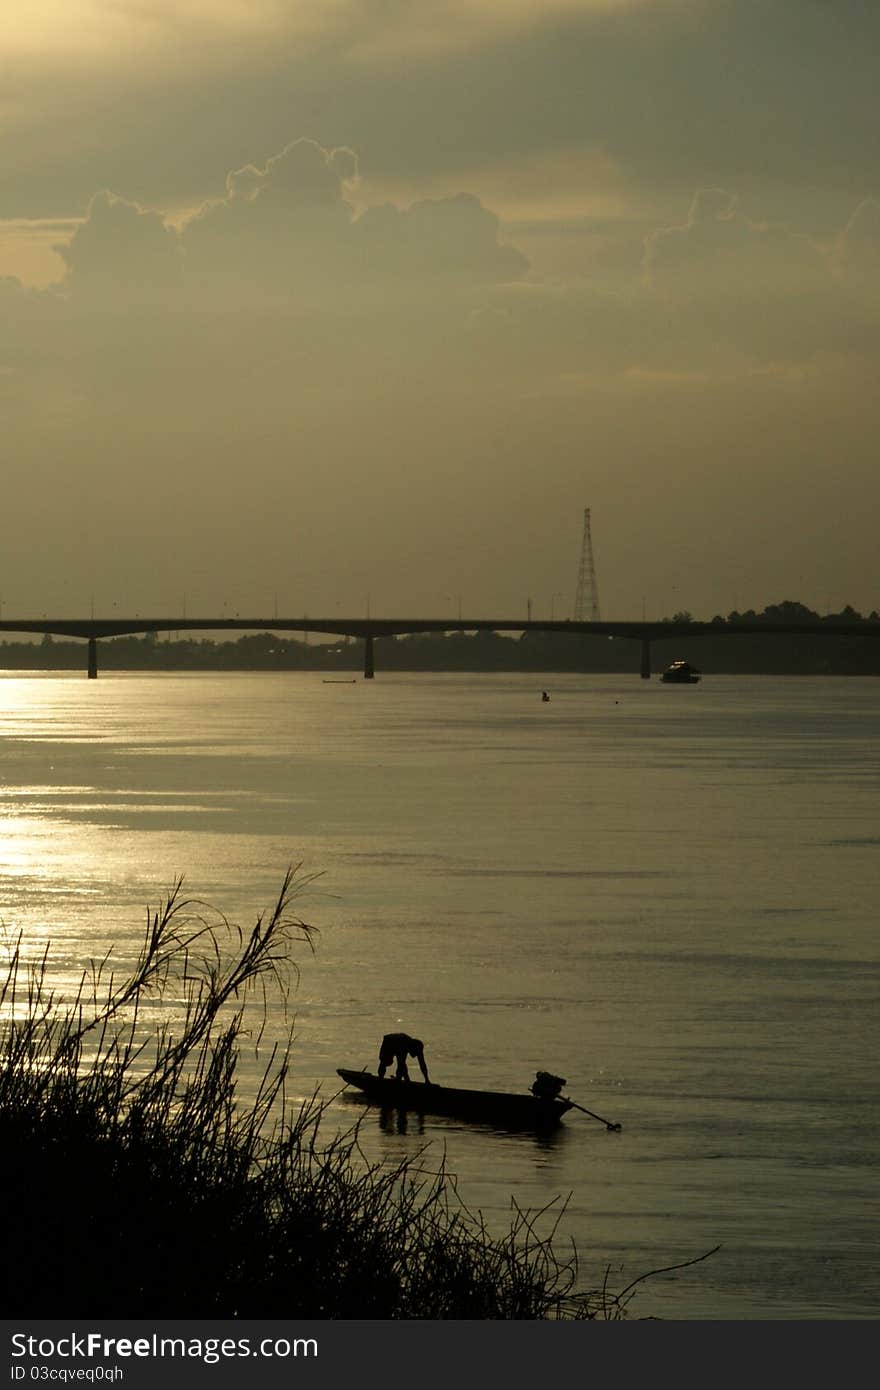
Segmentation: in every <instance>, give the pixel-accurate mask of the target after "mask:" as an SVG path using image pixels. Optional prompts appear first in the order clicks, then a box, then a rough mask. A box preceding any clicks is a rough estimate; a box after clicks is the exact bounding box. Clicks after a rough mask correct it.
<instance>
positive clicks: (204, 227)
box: [181, 139, 528, 300]
mask: <svg viewBox="0 0 880 1390" xmlns="http://www.w3.org/2000/svg"><path fill="white" fill-rule="evenodd" d="M357 177H358V157H357V154H356V153H355V151H354V150H352V149H351V148H350V147H348V146H339V147H336V148H333V149H327V148H325V147H324V146H322V145H320V144H319V143H318V142H317V141H315V140H311V139H299V140H295V141H293V142H292V143H291V144H289V145H287V146H285V148H284V149H283V150H282V151H281V152H280V153H279V154H276V155H273V156H271V157H270V158H269V159H267V160H266V162H265V164H263V165H254V164H248V165H245V166H244V167H242V168H240V169H236V170H234V171H233V172H232V173H230V174H229V175H228V177H227V180H226V197H225V198H222V199H218V200H216V201H214V202H211V203H208V204H206V205H205V207H203V208H202V209H201V210H200V211H199V212H198V213H197V214H196V215H195V216H194V217H192V218H191V219H190V220H189V221H188V222H186V223H185V225H184V226H183V228H182V230H181V246H182V248H183V252H184V256H185V261H186V279H187V283H188V284H189V285H190V286H195V285H198V286H200V287H201V289H202V290H204V291H206V290H208V289H209V287H210V285H209V282H211V281H213V282H214V285H215V289H216V285H217V281H218V279H219V280H222V281H223V282H225V284H226V285H227V286H237V287H238V288H237V291H236V292H237V293H244V294H257V295H258V296H264V295H266V294H268V295H270V296H271V295H272V294H284V293H285V292H288V291H291V290H295V291H296V292H297V294H299V295H300V296H303V295H305V296H306V297H307V298H308V299H309V300H312V299H314V297H315V295H316V294H317V295H319V296H320V295H321V294H324V295H325V296H326V293H327V292H328V290H329V291H331V292H333V293H344V294H346V295H352V294H357V293H360V292H365V291H368V290H370V289H371V288H374V287H375V286H376V285H377V284H379V283H381V285H382V287H383V289H384V290H385V291H386V292H387V291H388V290H389V289H390V290H394V289H397V290H398V291H400V292H406V293H411V292H412V290H413V289H414V288H418V290H419V291H420V292H422V293H428V294H430V293H431V292H432V290H433V289H435V288H438V287H440V286H441V285H442V286H443V288H444V289H445V288H446V287H448V285H449V284H450V283H451V284H458V285H461V286H466V285H474V284H493V283H496V282H498V281H500V280H504V279H508V278H510V279H515V278H518V277H520V276H522V275H524V274H525V272H526V271H527V269H528V263H527V261H526V259H525V257H524V256H522V255H521V253H520V252H518V251H517V250H515V248H513V247H510V246H507V245H505V244H504V243H503V242H502V241H501V240H500V225H499V221H498V218H497V217H496V216H495V215H494V214H493V213H492V212H490V211H489V210H488V209H487V208H485V207H483V205H482V203H481V202H480V201H479V199H478V198H476V197H474V196H472V195H469V194H461V195H458V196H456V197H451V198H437V199H425V200H422V201H419V202H416V203H414V204H413V205H412V206H411V207H408V208H400V207H397V206H396V205H394V204H391V203H385V204H382V205H380V206H373V207H371V206H368V207H366V208H365V209H364V210H363V211H361V212H360V213H359V214H358V213H356V211H355V208H354V206H353V204H352V202H350V201H349V198H348V197H347V196H346V195H347V194H348V192H349V191H350V189H351V188H352V187H353V186H354V185H355V183H356V181H357Z"/></svg>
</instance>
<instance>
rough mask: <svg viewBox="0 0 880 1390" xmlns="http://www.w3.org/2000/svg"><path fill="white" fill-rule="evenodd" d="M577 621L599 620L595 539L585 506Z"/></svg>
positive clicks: (588, 511)
mask: <svg viewBox="0 0 880 1390" xmlns="http://www.w3.org/2000/svg"><path fill="white" fill-rule="evenodd" d="M574 620H575V622H576V623H584V622H589V623H598V622H599V587H598V585H597V583H596V566H595V564H594V562H593V541H592V537H591V536H590V509H589V507H585V508H584V537H583V540H582V541H581V563H580V568H579V569H578V582H577V592H576V594H575V599H574Z"/></svg>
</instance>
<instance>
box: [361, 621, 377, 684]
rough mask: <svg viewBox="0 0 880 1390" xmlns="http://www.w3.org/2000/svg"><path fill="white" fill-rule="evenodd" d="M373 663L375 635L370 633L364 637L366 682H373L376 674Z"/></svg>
mask: <svg viewBox="0 0 880 1390" xmlns="http://www.w3.org/2000/svg"><path fill="white" fill-rule="evenodd" d="M375 670H376V668H375V665H374V661H373V634H372V632H368V633H367V634H366V636H365V637H364V680H365V681H371V680H372V679H373V676H374V674H375Z"/></svg>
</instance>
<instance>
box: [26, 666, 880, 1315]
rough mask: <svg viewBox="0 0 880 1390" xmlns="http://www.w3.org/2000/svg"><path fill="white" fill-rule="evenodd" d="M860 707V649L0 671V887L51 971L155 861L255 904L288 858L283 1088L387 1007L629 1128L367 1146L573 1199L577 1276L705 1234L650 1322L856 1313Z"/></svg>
mask: <svg viewBox="0 0 880 1390" xmlns="http://www.w3.org/2000/svg"><path fill="white" fill-rule="evenodd" d="M542 686H544V687H546V688H547V689H548V691H549V693H550V696H551V698H550V701H549V702H542V700H541V687H542ZM878 735H880V687H878V683H877V682H876V681H874V680H871V679H861V680H860V679H833V678H788V679H775V678H763V679H761V678H747V677H706V678H704V680H703V682H702V683H701V684H700V685H699V686H694V687H670V686H663V685H661V684H660V682H659V681H658V680H657V679H656V678H655V679H654V680H652V681H650V682H647V681H640V680H638V679H637V678H633V677H622V676H577V675H559V676H549V675H548V676H538V677H536V676H534V675H507V674H504V675H497V674H486V675H428V674H419V675H405V674H393V675H392V674H385V673H381V672H380V674H379V676H378V677H377V678H376V680H375V681H371V682H365V681H363V680H357V681H355V682H354V683H352V684H346V683H341V682H340V683H335V682H334V683H328V682H327V681H326V679H322V676H321V673H320V672H315V673H296V674H286V673H285V674H258V675H256V674H255V675H251V674H243V673H234V674H223V675H220V674H218V675H206V674H197V675H189V674H187V675H173V674H162V675H150V676H142V675H102V676H101V677H100V679H99V680H97V681H87V680H85V679H84V678H83V677H82V676H81V675H79V674H71V673H63V674H61V673H59V674H57V675H52V674H50V675H46V674H39V675H37V674H34V675H28V674H24V675H23V674H20V673H15V674H12V673H4V674H2V675H0V739H2V762H0V815H2V830H3V834H2V837H0V917H2V920H3V922H4V923H5V925H6V927H7V928H9V929H17V928H19V927H21V928H23V929H24V930H25V933H26V939H27V942H28V949H29V951H31V952H32V953H35V952H36V950H37V949H38V947H39V943H41V942H43V941H44V940H45V939H47V938H48V939H50V940H51V942H52V962H53V966H52V968H53V971H54V972H55V973H56V975H57V978H58V980H59V982H60V983H61V984H62V985H66V984H68V983H69V981H70V980H71V979H72V978H73V977H74V976H75V975H76V973H77V972H78V971H79V969H80V968H81V967H82V965H83V964H84V963H85V962H86V961H87V960H88V959H89V958H91V957H94V956H97V955H101V954H103V952H104V951H105V950H106V949H107V948H108V947H109V946H112V947H113V949H114V951H115V952H117V953H119V955H120V958H124V957H125V956H126V954H127V953H130V952H131V951H132V950H133V949H134V946H135V945H136V943H137V942H138V941H139V939H140V936H141V934H142V930H143V923H144V913H145V909H146V908H147V906H148V905H152V906H155V905H156V904H157V903H158V901H159V899H160V898H161V896H162V894H163V892H164V891H165V890H166V889H167V888H168V887H169V885H170V884H171V883H172V882H173V881H174V879H175V878H176V877H177V876H178V875H180V874H184V875H185V876H186V887H187V889H188V890H189V891H190V892H191V893H193V894H196V895H197V896H199V897H200V898H204V899H206V900H208V901H209V902H211V903H213V904H215V905H216V906H217V907H219V908H221V909H222V910H223V911H224V912H226V913H227V914H228V915H229V916H231V917H233V918H235V919H237V920H240V921H241V922H242V923H243V924H245V925H249V924H250V923H251V922H252V920H253V919H254V918H255V916H256V914H257V913H258V912H259V911H261V910H263V909H264V908H265V907H266V906H267V905H269V904H270V903H271V900H272V897H273V894H275V893H277V890H278V888H279V886H280V883H281V879H282V876H283V873H284V871H285V869H286V868H287V866H288V865H289V864H291V863H293V864H301V865H302V870H303V872H305V873H308V874H320V877H319V878H318V879H316V880H315V881H314V882H313V883H311V885H309V886H307V888H306V890H305V891H304V893H303V896H302V897H301V899H300V900H299V909H300V911H301V912H302V915H303V916H304V917H305V918H306V919H307V920H309V921H310V922H312V923H314V924H315V925H316V926H317V927H318V928H319V929H320V935H319V938H318V942H317V948H316V951H315V954H314V956H312V955H310V953H309V952H308V951H306V950H303V951H302V952H301V953H300V954H299V956H298V962H299V964H300V966H301V977H300V980H299V984H298V987H297V989H296V992H295V995H294V999H293V1006H294V1009H295V1013H296V1035H297V1041H296V1047H295V1053H294V1063H293V1090H294V1092H295V1094H297V1095H300V1096H307V1095H309V1094H311V1092H312V1091H313V1089H314V1088H315V1086H320V1087H321V1091H322V1095H324V1096H325V1097H327V1098H330V1097H333V1096H334V1095H335V1094H336V1092H337V1089H338V1085H339V1083H338V1081H337V1078H336V1075H335V1070H336V1067H338V1066H353V1067H361V1066H370V1067H374V1066H375V1059H376V1051H377V1045H378V1042H379V1039H380V1038H381V1036H382V1034H383V1033H385V1032H389V1031H399V1030H405V1031H408V1032H411V1033H414V1034H417V1035H418V1036H420V1037H422V1038H424V1039H425V1042H426V1055H427V1059H428V1062H429V1065H430V1067H431V1075H432V1079H433V1080H435V1081H439V1082H446V1083H448V1084H450V1085H462V1086H476V1087H486V1088H494V1089H516V1090H520V1089H525V1088H527V1086H528V1085H529V1083H530V1082H531V1080H532V1078H533V1075H534V1073H535V1071H536V1070H538V1069H539V1068H541V1069H547V1070H550V1071H552V1072H555V1073H557V1074H558V1075H561V1076H564V1077H565V1078H566V1079H567V1081H568V1087H567V1091H568V1093H569V1094H570V1095H571V1096H572V1097H573V1098H574V1099H576V1100H578V1101H580V1103H581V1104H583V1105H585V1106H587V1107H588V1108H590V1109H592V1110H594V1111H596V1112H598V1113H599V1114H601V1115H603V1116H607V1117H609V1118H611V1119H612V1120H614V1121H615V1122H619V1123H620V1124H621V1126H622V1129H621V1131H620V1133H609V1132H608V1131H607V1130H606V1129H605V1127H604V1126H603V1125H602V1124H600V1123H597V1122H596V1121H594V1120H592V1119H590V1118H589V1117H588V1116H585V1115H582V1114H580V1113H578V1112H576V1111H574V1112H571V1115H573V1116H574V1118H572V1117H571V1115H570V1116H569V1117H567V1119H566V1122H565V1124H564V1126H563V1127H562V1128H561V1130H560V1132H559V1134H558V1135H556V1136H555V1137H553V1138H552V1139H549V1140H547V1139H545V1140H537V1139H535V1138H534V1137H531V1136H523V1135H511V1134H504V1133H496V1132H494V1131H492V1130H488V1129H483V1128H480V1127H475V1126H468V1125H463V1124H460V1123H458V1122H456V1121H452V1120H444V1119H436V1120H429V1119H426V1120H425V1121H424V1122H423V1124H421V1125H419V1124H417V1123H415V1122H414V1121H410V1122H409V1124H408V1125H407V1126H406V1130H405V1132H399V1131H398V1129H397V1128H396V1127H394V1126H392V1127H391V1128H390V1129H389V1128H383V1126H382V1124H381V1122H380V1117H379V1115H378V1113H377V1112H374V1111H368V1112H367V1114H366V1116H365V1120H364V1124H363V1139H364V1146H365V1149H366V1151H367V1154H368V1156H369V1157H371V1158H375V1159H376V1160H381V1161H386V1160H387V1161H389V1162H390V1161H395V1160H396V1159H397V1158H400V1157H403V1156H414V1155H417V1154H420V1155H422V1158H421V1159H420V1160H419V1161H423V1162H426V1163H428V1164H430V1163H432V1162H435V1161H439V1158H440V1157H441V1156H442V1155H443V1154H444V1153H445V1157H446V1161H447V1164H448V1166H449V1168H450V1169H451V1170H452V1172H453V1173H455V1174H456V1175H457V1178H458V1185H459V1191H460V1193H461V1196H462V1198H463V1199H464V1200H465V1201H466V1203H467V1204H468V1205H469V1206H471V1207H473V1208H478V1209H481V1210H482V1211H483V1212H484V1213H485V1214H486V1217H487V1220H488V1221H489V1222H490V1224H493V1225H502V1226H503V1225H504V1224H505V1222H506V1218H507V1215H508V1213H509V1211H510V1204H511V1199H512V1198H514V1199H515V1200H516V1201H517V1202H518V1203H519V1205H520V1206H524V1207H528V1208H532V1209H537V1208H543V1207H545V1206H546V1205H547V1204H548V1203H550V1202H553V1201H554V1199H558V1200H559V1201H567V1205H566V1207H565V1210H564V1212H563V1214H562V1216H561V1219H560V1227H559V1231H560V1237H561V1240H562V1242H563V1244H564V1242H565V1241H566V1240H568V1239H571V1240H574V1242H575V1243H576V1245H577V1247H578V1250H579V1257H580V1264H581V1273H582V1277H583V1279H584V1281H585V1282H586V1283H588V1284H589V1285H591V1286H593V1285H595V1284H597V1283H598V1284H601V1282H602V1280H603V1278H605V1277H606V1272H607V1277H608V1283H609V1285H610V1287H612V1288H619V1287H622V1286H623V1285H624V1284H626V1283H628V1282H629V1281H630V1280H631V1279H634V1278H637V1277H638V1276H639V1275H640V1274H642V1273H644V1272H646V1271H648V1270H651V1269H656V1268H658V1267H661V1266H668V1265H671V1264H674V1263H677V1262H682V1261H686V1260H692V1259H695V1258H696V1257H698V1256H699V1255H701V1254H703V1253H705V1252H706V1251H708V1250H709V1249H710V1248H712V1247H714V1246H716V1245H720V1246H721V1249H720V1250H719V1251H718V1252H717V1253H716V1254H714V1255H712V1256H711V1257H710V1258H709V1259H707V1260H705V1261H704V1262H702V1263H700V1264H697V1265H693V1266H691V1267H689V1268H687V1269H683V1270H680V1271H678V1272H676V1273H674V1274H667V1275H661V1276H658V1277H656V1278H654V1279H652V1280H650V1281H648V1282H647V1283H646V1284H645V1285H643V1286H642V1289H641V1292H640V1293H639V1295H638V1297H637V1300H636V1302H635V1303H634V1304H633V1305H632V1307H631V1311H632V1312H634V1313H636V1314H641V1315H643V1316H645V1315H651V1316H659V1317H664V1318H675V1319H707V1318H719V1319H766V1318H777V1319H779V1318H784V1319H802V1318H814V1319H829V1318H875V1317H877V1315H878V1313H880V1268H878V1262H877V1259H876V1251H877V1244H878V1213H880V1201H878V1198H880V1182H878V1177H877V1165H876V1155H877V1150H878V1139H880V1102H878V1088H877V1083H876V1067H877V1056H878V1009H877V1000H878V978H880V949H878V933H877V920H876V917H877V901H878V887H880V817H878V780H880V779H878V771H880V740H878ZM360 1114H361V1108H360V1107H359V1106H358V1105H357V1104H356V1103H355V1102H353V1101H352V1100H351V1099H349V1098H347V1097H339V1098H338V1099H335V1100H332V1101H331V1103H330V1105H329V1107H328V1111H327V1115H326V1116H325V1120H324V1125H325V1128H326V1127H328V1126H329V1128H330V1130H333V1129H334V1127H345V1126H347V1125H350V1124H351V1123H352V1120H353V1118H355V1117H357V1116H358V1115H360ZM426 1146H427V1147H426ZM547 1219H549V1217H548V1218H547ZM133 1311H134V1310H133Z"/></svg>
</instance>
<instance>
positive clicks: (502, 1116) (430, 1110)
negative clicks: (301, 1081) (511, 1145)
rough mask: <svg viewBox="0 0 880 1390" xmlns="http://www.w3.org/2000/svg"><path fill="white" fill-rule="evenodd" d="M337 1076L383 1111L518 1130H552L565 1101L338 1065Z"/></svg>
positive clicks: (567, 1102)
mask: <svg viewBox="0 0 880 1390" xmlns="http://www.w3.org/2000/svg"><path fill="white" fill-rule="evenodd" d="M337 1075H339V1076H341V1077H342V1079H343V1081H345V1082H346V1083H347V1084H348V1085H349V1086H355V1087H357V1089H358V1090H359V1091H361V1092H362V1094H363V1096H364V1099H365V1100H367V1101H368V1102H369V1103H370V1104H371V1105H380V1106H382V1107H383V1108H385V1109H386V1110H408V1111H415V1112H417V1113H419V1114H422V1115H450V1116H455V1117H457V1118H460V1119H466V1120H474V1121H476V1122H477V1123H481V1124H488V1125H503V1126H504V1127H506V1128H508V1127H513V1128H517V1129H552V1128H554V1127H555V1126H556V1125H558V1124H559V1122H560V1120H561V1119H562V1116H563V1115H564V1114H565V1112H566V1110H570V1109H571V1108H572V1106H571V1101H567V1100H561V1099H560V1100H538V1099H536V1097H535V1096H531V1095H529V1094H527V1093H524V1094H523V1095H517V1094H516V1093H515V1092H509V1091H467V1090H459V1089H457V1088H456V1087H453V1086H433V1085H426V1084H425V1083H424V1082H421V1081H396V1080H394V1078H392V1077H382V1078H380V1077H378V1076H375V1075H374V1074H373V1073H372V1072H368V1071H349V1070H347V1069H346V1068H344V1067H339V1068H338V1070H337Z"/></svg>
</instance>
